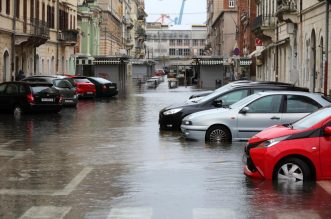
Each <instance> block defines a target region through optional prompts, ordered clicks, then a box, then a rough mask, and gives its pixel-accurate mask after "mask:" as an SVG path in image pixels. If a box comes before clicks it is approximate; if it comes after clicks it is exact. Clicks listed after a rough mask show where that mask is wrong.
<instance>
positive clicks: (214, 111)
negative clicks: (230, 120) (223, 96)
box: [184, 108, 231, 120]
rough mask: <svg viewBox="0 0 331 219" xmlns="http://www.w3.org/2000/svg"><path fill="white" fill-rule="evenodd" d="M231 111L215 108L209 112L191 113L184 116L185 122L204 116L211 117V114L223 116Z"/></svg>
mask: <svg viewBox="0 0 331 219" xmlns="http://www.w3.org/2000/svg"><path fill="white" fill-rule="evenodd" d="M230 111H231V109H229V108H217V109H210V110H203V111H200V112H196V113H192V114H190V115H188V116H186V117H185V118H184V119H185V120H194V119H196V118H202V117H204V116H208V117H212V115H213V114H218V115H223V113H228V112H230Z"/></svg>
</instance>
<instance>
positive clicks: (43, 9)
mask: <svg viewBox="0 0 331 219" xmlns="http://www.w3.org/2000/svg"><path fill="white" fill-rule="evenodd" d="M41 20H42V21H45V3H44V2H43V3H42V5H41Z"/></svg>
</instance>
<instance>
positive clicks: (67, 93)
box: [22, 75, 78, 107]
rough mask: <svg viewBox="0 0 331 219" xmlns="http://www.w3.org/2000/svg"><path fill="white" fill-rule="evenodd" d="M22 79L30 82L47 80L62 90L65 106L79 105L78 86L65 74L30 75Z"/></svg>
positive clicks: (46, 81)
mask: <svg viewBox="0 0 331 219" xmlns="http://www.w3.org/2000/svg"><path fill="white" fill-rule="evenodd" d="M22 81H29V82H45V83H50V84H53V87H54V88H55V89H56V90H58V91H59V92H60V94H61V95H62V98H63V105H64V106H73V107H76V106H77V102H78V95H77V93H76V88H75V87H74V86H73V85H72V84H71V83H70V82H69V80H68V79H67V78H65V77H64V76H41V75H37V76H29V77H26V78H24V79H23V80H22Z"/></svg>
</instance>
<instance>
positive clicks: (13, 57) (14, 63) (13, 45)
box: [10, 0, 17, 81]
mask: <svg viewBox="0 0 331 219" xmlns="http://www.w3.org/2000/svg"><path fill="white" fill-rule="evenodd" d="M16 4H17V1H16V0H14V17H13V33H12V42H11V46H12V54H11V56H12V62H11V79H10V80H11V81H13V80H16V74H15V71H16V58H15V56H16V50H15V40H16V15H17V14H16V13H17V12H16Z"/></svg>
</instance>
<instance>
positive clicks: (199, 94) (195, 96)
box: [189, 80, 253, 102]
mask: <svg viewBox="0 0 331 219" xmlns="http://www.w3.org/2000/svg"><path fill="white" fill-rule="evenodd" d="M252 82H253V81H249V80H238V81H233V82H230V83H228V84H225V85H223V86H221V87H219V88H217V89H215V90H205V91H201V92H195V93H194V94H192V95H191V96H190V97H189V100H190V101H189V102H194V101H197V100H199V99H201V97H204V96H207V95H209V94H211V93H213V92H220V93H221V92H222V91H223V90H225V89H228V88H229V87H232V86H235V85H241V84H246V83H252Z"/></svg>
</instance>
